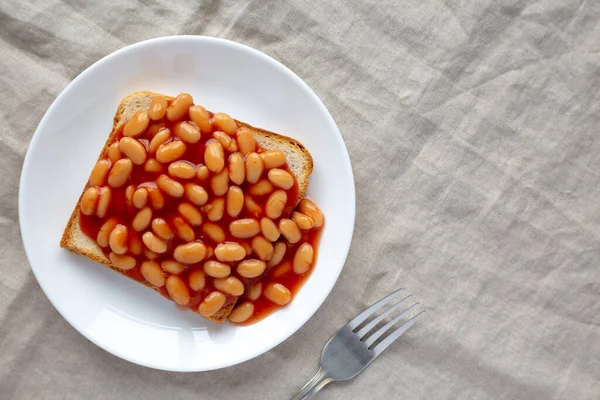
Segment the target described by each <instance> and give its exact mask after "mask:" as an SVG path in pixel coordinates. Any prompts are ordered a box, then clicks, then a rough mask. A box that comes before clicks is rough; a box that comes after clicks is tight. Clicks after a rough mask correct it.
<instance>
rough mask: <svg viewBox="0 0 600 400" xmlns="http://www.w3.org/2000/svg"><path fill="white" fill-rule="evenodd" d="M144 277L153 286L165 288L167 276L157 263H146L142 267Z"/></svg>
mask: <svg viewBox="0 0 600 400" xmlns="http://www.w3.org/2000/svg"><path fill="white" fill-rule="evenodd" d="M140 272H141V273H142V276H143V277H144V278H145V279H146V281H148V283H150V284H151V285H153V286H156V287H163V286H165V274H164V273H163V271H162V269H161V268H160V265H158V263H157V262H156V261H144V262H143V263H142V265H141V267H140Z"/></svg>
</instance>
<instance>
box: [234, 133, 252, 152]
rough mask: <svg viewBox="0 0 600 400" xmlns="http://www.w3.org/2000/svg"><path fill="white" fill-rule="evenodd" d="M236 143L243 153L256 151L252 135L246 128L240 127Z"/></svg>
mask: <svg viewBox="0 0 600 400" xmlns="http://www.w3.org/2000/svg"><path fill="white" fill-rule="evenodd" d="M237 143H238V148H239V149H240V153H242V154H243V155H246V154H248V153H252V152H254V151H256V142H255V141H254V135H253V134H252V132H251V131H250V130H249V129H248V128H240V131H239V133H238V135H237Z"/></svg>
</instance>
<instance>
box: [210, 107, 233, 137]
mask: <svg viewBox="0 0 600 400" xmlns="http://www.w3.org/2000/svg"><path fill="white" fill-rule="evenodd" d="M213 123H214V124H215V126H216V127H217V129H218V130H220V131H223V132H225V133H226V134H228V135H233V134H234V133H235V132H236V131H237V124H236V123H235V121H234V120H233V118H231V117H230V116H229V115H227V114H225V113H220V112H219V113H216V114H215V115H213Z"/></svg>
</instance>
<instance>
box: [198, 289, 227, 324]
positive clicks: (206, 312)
mask: <svg viewBox="0 0 600 400" xmlns="http://www.w3.org/2000/svg"><path fill="white" fill-rule="evenodd" d="M226 300H227V297H225V295H224V294H223V293H221V292H219V291H216V290H215V291H214V292H210V293H209V294H208V295H207V296H206V297H205V298H204V300H202V303H200V305H199V306H198V313H200V315H202V316H203V317H211V316H213V315H215V314H216V313H217V311H219V310H220V309H221V307H223V305H225V301H226Z"/></svg>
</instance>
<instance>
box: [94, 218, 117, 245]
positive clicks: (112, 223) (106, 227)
mask: <svg viewBox="0 0 600 400" xmlns="http://www.w3.org/2000/svg"><path fill="white" fill-rule="evenodd" d="M117 224H118V220H117V219H116V218H114V217H113V218H109V219H107V220H106V222H105V223H103V224H102V226H101V227H100V230H99V231H98V236H97V237H96V242H98V244H99V245H100V246H102V247H108V244H109V242H108V239H109V236H110V233H111V232H112V230H113V229H115V227H116V226H117Z"/></svg>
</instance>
